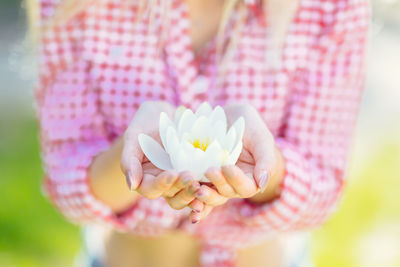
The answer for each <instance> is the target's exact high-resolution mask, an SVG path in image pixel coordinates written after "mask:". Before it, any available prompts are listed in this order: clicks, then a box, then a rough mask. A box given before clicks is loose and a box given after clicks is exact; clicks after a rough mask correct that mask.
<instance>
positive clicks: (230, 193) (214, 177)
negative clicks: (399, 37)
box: [205, 168, 236, 198]
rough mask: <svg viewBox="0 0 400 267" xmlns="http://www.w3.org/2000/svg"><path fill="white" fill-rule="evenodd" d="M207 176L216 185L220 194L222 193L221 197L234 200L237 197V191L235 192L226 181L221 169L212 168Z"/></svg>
mask: <svg viewBox="0 0 400 267" xmlns="http://www.w3.org/2000/svg"><path fill="white" fill-rule="evenodd" d="M205 176H206V178H207V179H208V180H209V181H210V182H211V183H213V184H214V185H215V187H216V188H217V190H218V193H220V194H221V195H223V196H225V197H228V198H232V197H234V196H235V195H236V192H235V190H233V188H232V187H231V186H230V184H229V183H228V182H227V181H226V179H225V177H224V175H223V174H222V172H221V169H220V168H210V169H209V170H208V171H207V172H206V173H205Z"/></svg>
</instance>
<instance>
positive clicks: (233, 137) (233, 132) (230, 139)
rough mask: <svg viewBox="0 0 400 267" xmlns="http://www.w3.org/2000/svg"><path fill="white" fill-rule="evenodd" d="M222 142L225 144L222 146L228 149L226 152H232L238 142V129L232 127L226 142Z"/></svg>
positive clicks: (225, 139)
mask: <svg viewBox="0 0 400 267" xmlns="http://www.w3.org/2000/svg"><path fill="white" fill-rule="evenodd" d="M220 142H221V144H223V145H222V146H223V148H224V149H226V151H228V152H231V151H232V149H233V146H234V145H235V142H236V128H235V127H231V128H230V129H229V131H228V133H227V134H226V135H225V138H224V140H222V141H220Z"/></svg>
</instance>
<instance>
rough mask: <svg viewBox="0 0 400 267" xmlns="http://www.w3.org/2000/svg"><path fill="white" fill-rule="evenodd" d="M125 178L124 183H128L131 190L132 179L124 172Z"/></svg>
mask: <svg viewBox="0 0 400 267" xmlns="http://www.w3.org/2000/svg"><path fill="white" fill-rule="evenodd" d="M125 179H126V183H127V184H128V187H129V190H130V191H133V190H132V179H131V177H130V175H129V173H126V174H125Z"/></svg>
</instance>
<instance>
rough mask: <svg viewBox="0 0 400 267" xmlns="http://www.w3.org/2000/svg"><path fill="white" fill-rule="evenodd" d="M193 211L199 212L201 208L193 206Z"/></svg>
mask: <svg viewBox="0 0 400 267" xmlns="http://www.w3.org/2000/svg"><path fill="white" fill-rule="evenodd" d="M193 210H194V211H195V212H197V213H199V212H200V211H201V209H199V208H194V209H193Z"/></svg>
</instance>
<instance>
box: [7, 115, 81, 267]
mask: <svg viewBox="0 0 400 267" xmlns="http://www.w3.org/2000/svg"><path fill="white" fill-rule="evenodd" d="M0 123H1V126H0V129H1V138H0V170H1V174H0V175H1V178H0V199H1V204H0V266H1V267H14V266H15V267H33V266H37V267H39V266H40V267H45V266H57V267H58V266H60V267H62V266H72V260H73V255H74V254H75V253H76V252H77V250H78V248H79V230H78V228H77V227H75V226H72V225H71V224H69V223H67V222H66V221H65V220H64V219H63V218H62V217H61V216H60V215H59V214H58V213H57V212H56V211H55V209H54V208H53V206H52V205H51V204H50V203H49V202H48V201H47V200H46V199H45V198H44V197H43V195H42V194H41V190H40V188H41V179H42V169H41V163H40V158H39V153H38V134H37V126H36V122H35V121H34V120H33V119H27V118H23V119H15V120H12V121H8V122H5V121H4V120H2V121H1V122H0ZM6 125H7V126H6Z"/></svg>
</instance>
